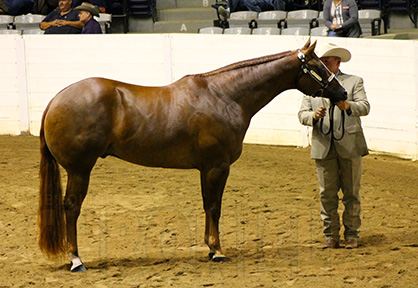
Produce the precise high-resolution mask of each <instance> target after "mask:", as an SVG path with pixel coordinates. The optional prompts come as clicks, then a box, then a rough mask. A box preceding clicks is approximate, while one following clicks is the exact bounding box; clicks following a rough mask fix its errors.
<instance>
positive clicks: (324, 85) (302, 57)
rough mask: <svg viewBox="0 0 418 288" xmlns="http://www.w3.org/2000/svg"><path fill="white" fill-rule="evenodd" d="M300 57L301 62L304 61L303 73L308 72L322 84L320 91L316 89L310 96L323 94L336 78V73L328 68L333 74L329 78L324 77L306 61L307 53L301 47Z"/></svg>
mask: <svg viewBox="0 0 418 288" xmlns="http://www.w3.org/2000/svg"><path fill="white" fill-rule="evenodd" d="M298 59H299V60H300V62H302V66H301V68H302V72H303V74H308V75H309V76H311V78H312V79H314V80H315V81H316V82H318V83H319V85H321V88H319V90H318V91H316V92H315V93H313V94H312V95H310V96H312V97H320V96H322V95H323V93H324V90H325V89H326V88H327V87H328V85H329V83H331V81H332V80H333V79H334V78H335V74H334V73H332V72H331V71H329V70H328V69H327V70H328V71H329V73H331V75H330V76H329V77H328V78H327V79H323V78H322V77H321V76H320V75H319V74H318V73H316V72H315V71H314V70H312V69H310V68H309V67H308V64H307V63H306V59H305V54H303V52H302V51H300V50H299V49H298ZM324 67H325V66H324Z"/></svg>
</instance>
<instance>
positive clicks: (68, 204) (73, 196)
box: [64, 171, 90, 272]
mask: <svg viewBox="0 0 418 288" xmlns="http://www.w3.org/2000/svg"><path fill="white" fill-rule="evenodd" d="M67 173H68V183H67V191H66V193H65V199H64V209H65V217H66V223H67V244H68V253H69V256H70V258H71V262H72V267H71V271H72V272H80V271H85V270H86V268H85V267H84V265H83V263H82V262H81V259H80V257H79V255H78V246H77V219H78V216H79V215H80V211H81V204H82V203H83V200H84V198H85V197H86V194H87V189H88V185H89V179H90V171H88V172H84V173H79V172H78V173H76V172H72V171H67Z"/></svg>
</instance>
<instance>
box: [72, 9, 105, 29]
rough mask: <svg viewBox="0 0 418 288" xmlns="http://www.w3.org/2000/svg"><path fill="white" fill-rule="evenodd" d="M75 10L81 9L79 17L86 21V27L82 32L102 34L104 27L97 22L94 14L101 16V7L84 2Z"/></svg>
mask: <svg viewBox="0 0 418 288" xmlns="http://www.w3.org/2000/svg"><path fill="white" fill-rule="evenodd" d="M75 10H77V11H80V14H79V15H78V17H79V18H80V21H81V22H83V23H84V27H83V29H82V30H81V34H101V33H102V28H101V27H100V24H99V22H97V21H96V20H95V19H94V18H93V16H96V17H100V15H99V13H100V10H99V7H97V6H95V5H93V4H90V3H87V2H83V3H82V4H81V5H80V6H77V7H76V8H75Z"/></svg>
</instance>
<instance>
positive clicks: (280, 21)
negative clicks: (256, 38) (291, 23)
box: [257, 11, 287, 28]
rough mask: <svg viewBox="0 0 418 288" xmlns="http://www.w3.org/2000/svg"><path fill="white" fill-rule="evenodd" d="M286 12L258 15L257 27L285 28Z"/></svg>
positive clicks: (268, 12) (270, 12) (266, 12)
mask: <svg viewBox="0 0 418 288" xmlns="http://www.w3.org/2000/svg"><path fill="white" fill-rule="evenodd" d="M286 16H287V12H286V11H265V12H260V13H258V18H257V27H278V28H284V25H285V21H286Z"/></svg>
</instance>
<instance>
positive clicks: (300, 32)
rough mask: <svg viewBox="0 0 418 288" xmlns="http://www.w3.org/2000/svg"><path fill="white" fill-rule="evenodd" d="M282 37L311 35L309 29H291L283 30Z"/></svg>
mask: <svg viewBox="0 0 418 288" xmlns="http://www.w3.org/2000/svg"><path fill="white" fill-rule="evenodd" d="M281 35H299V36H300V35H309V28H307V27H289V28H285V29H282V33H281Z"/></svg>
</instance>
